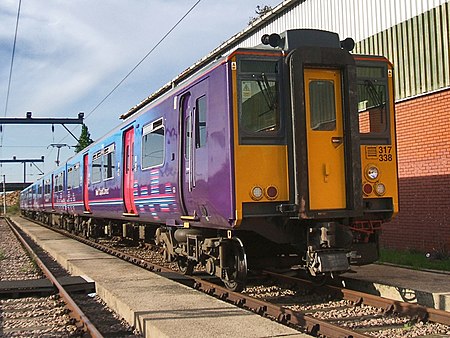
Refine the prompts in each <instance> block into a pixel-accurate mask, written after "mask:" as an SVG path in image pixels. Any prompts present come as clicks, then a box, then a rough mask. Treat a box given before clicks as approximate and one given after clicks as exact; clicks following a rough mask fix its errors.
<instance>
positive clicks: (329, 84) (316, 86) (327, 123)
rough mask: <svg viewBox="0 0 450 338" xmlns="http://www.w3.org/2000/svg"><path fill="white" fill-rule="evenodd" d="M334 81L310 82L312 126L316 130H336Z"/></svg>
mask: <svg viewBox="0 0 450 338" xmlns="http://www.w3.org/2000/svg"><path fill="white" fill-rule="evenodd" d="M335 100H336V99H335V95H334V82H333V81H330V80H313V81H310V83H309V106H310V117H311V118H310V119H311V121H310V128H311V129H312V130H316V131H332V130H336V104H335V102H336V101H335Z"/></svg>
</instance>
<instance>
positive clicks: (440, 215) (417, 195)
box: [382, 89, 450, 252]
mask: <svg viewBox="0 0 450 338" xmlns="http://www.w3.org/2000/svg"><path fill="white" fill-rule="evenodd" d="M396 114H397V117H396V121H397V141H398V164H399V173H398V174H399V193H400V213H399V215H398V217H397V218H396V219H395V220H394V221H393V222H391V223H389V224H386V225H385V227H384V232H383V235H382V243H383V245H384V246H385V247H391V248H399V249H416V250H419V251H431V250H433V249H434V250H437V251H445V252H448V251H449V250H450V89H446V90H441V91H437V92H434V93H430V94H426V95H422V96H420V97H417V98H412V99H406V100H403V101H401V102H398V103H397V105H396Z"/></svg>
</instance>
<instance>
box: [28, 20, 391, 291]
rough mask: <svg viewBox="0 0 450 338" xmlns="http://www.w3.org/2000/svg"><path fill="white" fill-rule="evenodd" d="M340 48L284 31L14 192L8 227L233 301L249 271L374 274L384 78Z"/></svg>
mask: <svg viewBox="0 0 450 338" xmlns="http://www.w3.org/2000/svg"><path fill="white" fill-rule="evenodd" d="M354 44H355V43H354V41H353V40H352V39H351V38H347V39H345V40H342V41H341V40H340V38H339V36H338V34H336V33H334V32H328V31H322V30H313V29H294V30H287V31H285V32H282V33H281V34H277V33H273V34H270V35H269V34H265V35H263V36H262V38H261V44H260V45H257V46H255V47H253V48H242V47H239V48H235V49H234V50H232V51H229V52H227V53H226V54H224V55H221V56H219V57H215V58H214V60H212V61H208V62H207V63H204V64H201V65H200V66H198V67H191V68H190V69H188V70H187V71H185V72H184V73H182V74H180V76H179V77H178V78H177V81H173V82H171V83H169V84H168V85H166V86H164V87H162V88H161V89H160V90H159V91H157V92H156V93H154V94H152V95H150V96H149V97H148V98H146V99H145V100H143V101H142V102H141V103H139V104H138V105H136V106H135V107H133V108H131V109H130V110H129V111H128V112H126V113H125V114H123V115H122V120H123V121H122V122H121V123H120V124H119V125H118V126H117V127H116V128H115V129H114V130H112V131H111V132H109V133H108V134H106V135H105V136H103V137H101V138H100V139H98V140H97V141H96V142H94V143H93V144H91V145H90V146H89V147H87V148H85V149H84V150H82V151H80V152H79V153H77V154H75V155H74V156H73V157H71V158H70V159H68V160H67V161H66V162H65V163H63V164H62V165H60V166H59V167H58V168H56V169H55V170H53V171H52V172H50V173H48V174H46V175H44V176H43V177H42V178H40V179H38V180H37V181H36V182H34V183H33V184H32V185H30V186H29V187H27V188H26V189H24V190H23V191H22V192H21V198H20V208H21V213H22V214H23V215H24V216H27V217H30V218H32V219H36V220H39V221H42V222H44V223H47V224H49V225H52V226H55V227H61V228H65V229H67V230H69V231H73V232H76V233H79V234H82V235H84V236H87V237H105V236H106V237H112V236H121V237H126V238H129V239H132V240H134V241H137V242H147V243H153V244H154V245H157V246H158V247H159V248H160V250H161V252H162V254H163V256H164V258H165V260H167V261H169V262H176V263H177V265H178V268H179V269H180V271H182V272H183V273H185V274H192V273H193V271H194V267H195V266H197V265H200V266H202V267H203V268H204V271H205V272H206V273H208V274H210V275H212V276H216V277H218V278H219V279H220V280H222V281H223V283H224V284H225V286H226V287H227V288H229V289H230V290H232V291H241V290H243V289H244V288H245V286H246V283H247V279H248V274H249V271H251V270H252V269H265V268H270V267H273V268H277V269H292V268H295V269H297V270H301V271H304V272H306V273H307V274H308V275H309V276H311V277H312V278H318V279H320V278H322V277H324V276H325V277H326V276H334V275H338V274H340V273H343V272H345V271H348V270H350V269H351V265H353V264H356V265H362V264H368V263H372V262H374V261H376V260H377V259H378V256H379V242H380V239H379V237H380V233H381V231H382V225H383V224H384V223H386V222H388V221H390V220H391V219H392V218H393V217H394V216H395V215H396V214H397V213H398V174H397V150H396V134H395V112H394V89H393V66H392V64H391V63H390V62H389V61H388V60H387V59H386V58H385V57H383V56H372V55H371V56H368V55H357V54H352V53H351V51H352V49H353V47H354Z"/></svg>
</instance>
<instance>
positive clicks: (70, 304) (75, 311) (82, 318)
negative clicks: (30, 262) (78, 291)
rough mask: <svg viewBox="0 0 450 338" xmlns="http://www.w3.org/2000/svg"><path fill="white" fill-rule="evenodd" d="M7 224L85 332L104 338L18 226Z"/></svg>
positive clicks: (8, 221) (9, 221) (94, 336)
mask: <svg viewBox="0 0 450 338" xmlns="http://www.w3.org/2000/svg"><path fill="white" fill-rule="evenodd" d="M5 220H6V222H7V223H8V225H9V226H10V228H11V230H12V231H13V232H14V234H15V235H16V237H17V238H18V239H19V241H20V242H21V243H22V245H23V246H24V247H25V249H26V250H27V251H28V253H29V254H30V255H31V256H32V258H33V259H34V261H35V262H36V264H37V265H38V266H39V267H40V268H41V270H42V272H43V273H44V274H45V276H46V277H47V278H48V279H49V280H50V282H51V283H52V284H53V285H54V286H55V287H56V288H57V289H58V293H59V295H60V296H61V298H62V299H63V300H64V302H65V303H66V306H67V308H68V309H69V310H71V311H72V316H73V317H74V318H76V319H77V320H79V322H80V323H81V324H82V325H83V328H84V330H85V331H87V332H88V333H89V334H90V335H91V337H93V338H103V335H102V334H101V333H100V332H99V331H98V330H97V328H96V327H95V326H94V324H92V322H91V321H90V320H89V318H88V317H87V316H86V315H85V314H84V313H83V311H82V310H81V309H80V308H79V307H78V305H77V304H76V303H75V301H74V300H73V299H72V297H70V295H69V294H68V293H67V291H66V290H64V288H63V286H62V285H61V284H60V283H59V282H58V280H57V279H56V277H55V276H54V275H53V274H52V273H51V271H50V270H49V269H48V268H47V267H46V266H45V264H44V263H43V262H42V260H41V259H40V258H39V257H38V255H37V254H36V253H35V252H34V250H33V249H32V248H31V246H30V245H29V244H28V243H27V242H26V240H25V239H24V238H23V236H22V235H21V234H20V233H19V232H18V231H17V229H16V225H15V224H14V222H13V221H12V220H11V219H10V218H9V217H5Z"/></svg>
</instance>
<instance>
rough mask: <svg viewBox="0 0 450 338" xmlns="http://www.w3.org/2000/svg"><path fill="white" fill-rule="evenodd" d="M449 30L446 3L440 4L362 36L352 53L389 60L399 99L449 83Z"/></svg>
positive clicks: (449, 9)
mask: <svg viewBox="0 0 450 338" xmlns="http://www.w3.org/2000/svg"><path fill="white" fill-rule="evenodd" d="M449 31H450V4H449V3H444V4H442V5H440V6H438V7H436V8H433V9H431V10H429V11H427V12H425V13H422V14H420V15H417V16H415V17H413V18H411V19H409V20H407V21H404V22H402V23H400V24H398V25H396V26H394V27H390V28H388V29H386V30H384V31H382V32H380V33H378V34H376V35H373V36H371V37H369V38H367V39H364V40H363V41H361V42H359V43H358V44H357V45H356V48H355V52H356V53H362V54H381V55H384V56H386V57H387V58H388V59H389V60H391V62H392V63H393V64H394V67H395V74H394V75H395V89H396V99H397V100H399V99H403V98H407V97H411V96H415V95H420V94H423V93H427V92H431V91H434V90H438V89H440V88H445V87H449V86H450V69H449V60H450V59H449V58H450V56H449V44H450V43H449V38H450V37H449Z"/></svg>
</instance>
